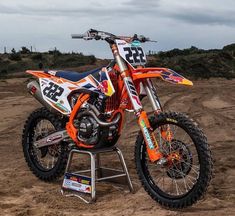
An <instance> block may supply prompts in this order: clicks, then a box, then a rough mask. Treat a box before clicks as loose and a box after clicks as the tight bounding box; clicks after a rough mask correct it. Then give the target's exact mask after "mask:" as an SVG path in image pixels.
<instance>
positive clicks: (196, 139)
mask: <svg viewBox="0 0 235 216" xmlns="http://www.w3.org/2000/svg"><path fill="white" fill-rule="evenodd" d="M150 123H151V127H152V129H153V130H154V134H155V137H156V140H157V142H158V144H159V146H160V148H161V151H162V153H163V155H164V157H166V158H168V161H167V163H166V164H164V165H161V166H160V165H158V164H157V163H152V162H151V161H150V160H149V158H148V154H147V151H146V144H145V142H144V139H143V136H142V134H141V133H140V134H139V136H138V138H137V141H136V146H135V163H136V169H137V173H138V176H139V178H140V181H141V183H142V185H143V186H144V189H145V190H146V192H147V193H148V194H149V195H150V196H151V197H152V198H153V199H154V200H155V201H157V202H158V203H160V204H161V205H163V206H165V207H167V208H172V209H180V208H185V207H188V206H191V205H193V204H194V203H195V202H196V201H198V200H199V199H200V198H202V196H203V195H204V194H205V192H206V190H207V188H208V186H209V182H210V180H211V176H212V157H211V151H210V150H209V146H208V143H207V139H206V137H205V135H204V134H203V132H202V131H201V130H200V129H199V128H198V126H197V124H196V123H195V122H194V121H192V120H191V119H189V118H188V117H187V116H185V115H184V114H181V113H175V112H168V113H161V114H160V115H159V116H157V117H153V118H151V119H150ZM164 130H165V131H166V130H167V131H168V132H169V133H170V139H168V138H167V137H166V136H164V132H163V131H164Z"/></svg>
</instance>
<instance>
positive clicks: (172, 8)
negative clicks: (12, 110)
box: [0, 0, 235, 57]
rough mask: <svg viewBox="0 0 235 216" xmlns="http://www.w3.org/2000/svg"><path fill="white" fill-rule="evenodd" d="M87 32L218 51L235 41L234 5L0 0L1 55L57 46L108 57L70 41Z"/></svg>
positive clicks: (102, 47) (104, 48)
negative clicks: (138, 36) (24, 48)
mask: <svg viewBox="0 0 235 216" xmlns="http://www.w3.org/2000/svg"><path fill="white" fill-rule="evenodd" d="M89 28H95V29H98V30H104V31H109V32H111V33H114V34H116V35H132V34H134V33H138V34H143V35H146V36H149V37H150V38H151V39H154V40H157V41H158V43H157V44H153V43H151V44H146V45H145V49H146V50H150V49H151V50H154V51H160V50H169V49H172V48H187V47H190V46H192V45H193V46H197V47H199V48H204V49H208V48H222V47H223V46H224V45H226V44H229V43H233V42H235V1H234V0H195V1H192V0H118V1H116V0H86V1H82V0H67V1H66V0H40V1H39V0H38V1H33V0H0V52H3V47H4V46H6V47H7V48H8V50H10V49H12V48H13V47H15V48H16V49H19V48H20V47H21V46H27V47H30V46H31V45H32V46H33V47H34V49H36V50H38V51H45V50H49V49H53V47H57V48H58V49H59V50H61V51H79V52H83V53H85V54H95V55H96V56H98V57H111V54H110V51H109V47H108V45H107V44H106V43H105V42H100V41H98V42H97V41H92V42H91V41H88V42H87V41H80V40H72V39H71V38H70V34H71V33H84V32H85V31H86V30H88V29H89Z"/></svg>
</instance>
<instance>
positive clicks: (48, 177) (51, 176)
mask: <svg viewBox="0 0 235 216" xmlns="http://www.w3.org/2000/svg"><path fill="white" fill-rule="evenodd" d="M42 120H46V121H48V122H50V123H51V125H53V127H54V129H55V131H57V130H61V129H63V128H64V126H65V124H64V123H63V120H62V119H60V118H59V117H58V116H57V115H55V114H52V113H51V112H49V111H48V110H47V109H46V108H44V107H43V108H39V109H36V110H35V111H34V112H32V113H31V114H30V116H29V117H28V119H27V120H26V122H25V125H24V129H23V135H22V147H23V152H24V157H25V160H26V162H27V164H28V166H29V168H30V170H31V171H32V172H33V174H34V175H35V176H37V177H38V178H39V179H41V180H43V181H53V180H55V179H57V178H59V177H60V176H62V175H63V173H64V171H65V167H66V164H67V159H68V150H67V146H66V144H65V143H60V144H58V146H59V150H58V152H56V153H54V152H53V153H51V154H52V156H54V157H56V159H57V161H56V163H55V164H54V167H52V168H51V169H45V168H43V167H42V166H41V165H40V163H39V162H38V161H37V157H36V156H35V147H34V146H33V140H35V133H36V132H35V130H36V127H37V124H38V123H39V122H40V121H42ZM40 138H43V137H40ZM43 148H44V149H42V150H41V157H42V158H43V157H45V155H46V154H48V153H49V152H48V149H45V147H43ZM46 148H47V147H46ZM53 154H54V155H53Z"/></svg>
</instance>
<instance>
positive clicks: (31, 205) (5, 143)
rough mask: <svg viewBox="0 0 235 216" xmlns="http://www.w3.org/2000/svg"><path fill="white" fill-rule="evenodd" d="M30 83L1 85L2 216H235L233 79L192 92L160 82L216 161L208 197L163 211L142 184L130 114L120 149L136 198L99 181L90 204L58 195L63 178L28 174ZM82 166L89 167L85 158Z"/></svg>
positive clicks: (167, 101) (163, 95)
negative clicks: (24, 137)
mask: <svg viewBox="0 0 235 216" xmlns="http://www.w3.org/2000/svg"><path fill="white" fill-rule="evenodd" d="M26 84H27V79H20V78H19V79H10V80H5V81H0V215H18V216H23V215H50V216H53V215H93V216H94V215H103V216H105V215H107V216H108V215H125V216H126V215H145V216H150V215H159V216H163V215H197V216H198V215H207V216H210V215H211V216H212V215H213V216H214V215H235V80H224V79H211V80H203V81H195V82H194V84H195V85H194V87H193V88H187V87H181V86H175V85H170V84H167V83H163V82H161V83H160V84H159V87H158V89H159V95H160V99H161V101H162V103H163V105H164V108H165V110H174V111H180V112H185V113H188V114H189V115H190V116H191V117H193V118H194V119H195V120H196V121H197V122H199V124H200V126H201V127H202V128H203V129H204V132H205V133H206V135H207V137H208V142H209V144H210V145H211V149H212V153H213V157H214V160H215V162H214V168H215V170H214V178H213V180H212V182H211V185H210V187H209V191H208V193H207V195H206V196H205V198H204V199H203V200H201V201H199V202H198V203H197V204H196V205H194V206H193V207H190V208H187V209H185V210H182V211H170V210H166V209H164V208H162V207H161V206H160V205H158V204H157V203H155V202H154V201H153V200H152V199H151V198H150V197H149V196H148V195H147V193H146V192H145V191H144V190H143V188H142V187H141V186H140V183H139V180H138V178H137V175H136V172H135V165H134V155H133V152H134V143H135V137H136V134H137V132H138V127H137V125H136V122H135V119H134V117H133V116H132V115H130V114H128V115H127V123H126V125H125V128H124V132H123V135H122V137H121V139H120V141H119V147H120V148H121V149H122V151H123V153H124V157H125V158H126V162H127V165H128V169H129V171H130V175H131V179H132V181H133V184H134V187H135V191H136V192H135V194H130V193H128V191H127V190H126V189H125V190H124V189H122V188H120V187H116V186H113V185H110V184H105V183H99V184H98V192H97V193H98V194H97V195H98V200H97V202H96V203H95V204H92V205H88V204H85V203H83V202H81V201H80V200H79V199H77V198H66V197H63V196H62V195H61V194H60V186H61V183H62V178H60V179H59V180H58V181H56V182H53V183H45V182H42V181H40V180H38V179H37V178H36V177H35V176H34V175H33V174H32V173H31V172H30V171H29V169H28V167H27V165H26V163H25V160H24V157H23V153H22V148H21V133H22V127H23V124H24V121H25V119H26V118H27V116H28V115H29V114H30V112H32V111H33V110H34V109H35V108H36V107H39V106H40V105H39V104H38V102H36V101H35V99H33V98H32V97H31V96H30V95H29V94H27V93H26ZM148 109H149V107H148ZM110 159H111V160H110ZM110 161H112V162H110ZM82 162H83V163H84V164H85V160H84V159H83V160H82ZM103 164H104V165H105V164H106V165H107V164H109V165H110V166H112V165H113V166H114V167H115V166H117V165H118V161H117V159H116V158H115V157H112V156H109V158H104V162H103Z"/></svg>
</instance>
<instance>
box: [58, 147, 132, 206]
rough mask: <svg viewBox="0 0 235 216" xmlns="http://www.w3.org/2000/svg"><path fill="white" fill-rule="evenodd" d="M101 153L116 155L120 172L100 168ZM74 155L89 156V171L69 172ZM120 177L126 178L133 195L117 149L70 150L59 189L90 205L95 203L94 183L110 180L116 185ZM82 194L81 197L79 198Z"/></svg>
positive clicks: (126, 171)
mask: <svg viewBox="0 0 235 216" xmlns="http://www.w3.org/2000/svg"><path fill="white" fill-rule="evenodd" d="M103 153H116V154H117V155H118V157H119V160H120V162H121V165H122V170H117V169H111V168H106V167H101V166H100V157H99V156H100V154H103ZM74 154H86V155H89V156H90V159H91V161H90V166H91V169H86V170H80V171H76V172H71V173H70V172H69V170H70V167H71V163H72V159H73V156H74ZM81 173H90V176H86V175H80V174H81ZM120 177H126V182H127V184H128V187H129V190H130V192H132V193H133V191H134V189H133V185H132V182H131V179H130V176H129V173H128V170H127V166H126V163H125V160H124V157H123V155H122V152H121V150H120V149H119V148H117V147H112V148H105V149H95V150H93V149H92V150H79V149H72V150H71V151H70V154H69V158H68V162H67V166H66V170H65V175H64V180H63V184H62V187H61V193H62V195H65V196H76V197H78V198H80V199H81V200H83V201H84V202H85V203H92V202H95V201H96V182H99V181H105V180H112V182H115V183H118V181H117V180H118V179H117V178H120ZM65 192H68V194H65ZM81 194H83V196H81ZM85 194H86V195H87V196H88V195H89V196H90V199H89V200H88V199H85V198H84V196H85Z"/></svg>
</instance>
